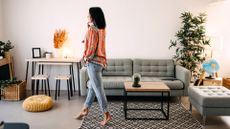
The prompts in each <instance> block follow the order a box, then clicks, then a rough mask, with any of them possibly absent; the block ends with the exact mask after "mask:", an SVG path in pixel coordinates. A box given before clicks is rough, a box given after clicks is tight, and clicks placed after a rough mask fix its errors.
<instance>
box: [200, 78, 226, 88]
mask: <svg viewBox="0 0 230 129" xmlns="http://www.w3.org/2000/svg"><path fill="white" fill-rule="evenodd" d="M203 85H204V86H222V78H221V77H218V78H214V79H208V78H204V79H203Z"/></svg>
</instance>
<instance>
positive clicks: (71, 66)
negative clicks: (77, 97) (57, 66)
mask: <svg viewBox="0 0 230 129" xmlns="http://www.w3.org/2000/svg"><path fill="white" fill-rule="evenodd" d="M71 72H72V74H73V88H74V92H76V88H75V79H74V72H73V63H72V65H71Z"/></svg>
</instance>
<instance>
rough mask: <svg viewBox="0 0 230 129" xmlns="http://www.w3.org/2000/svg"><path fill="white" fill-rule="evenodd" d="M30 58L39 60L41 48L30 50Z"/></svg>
mask: <svg viewBox="0 0 230 129" xmlns="http://www.w3.org/2000/svg"><path fill="white" fill-rule="evenodd" d="M32 56H33V58H41V57H42V56H41V48H38V47H36V48H32Z"/></svg>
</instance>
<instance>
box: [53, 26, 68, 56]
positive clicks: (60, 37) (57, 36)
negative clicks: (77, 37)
mask: <svg viewBox="0 0 230 129" xmlns="http://www.w3.org/2000/svg"><path fill="white" fill-rule="evenodd" d="M67 38H68V36H67V32H66V30H64V29H63V30H62V29H58V30H56V31H55V33H54V39H53V42H54V52H53V54H54V57H62V50H61V49H62V47H63V45H64V43H65V41H66V40H67Z"/></svg>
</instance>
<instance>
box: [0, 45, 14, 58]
mask: <svg viewBox="0 0 230 129" xmlns="http://www.w3.org/2000/svg"><path fill="white" fill-rule="evenodd" d="M0 42H1V43H2V44H3V54H4V57H5V58H7V59H10V58H11V53H10V50H11V49H13V48H14V46H13V45H12V43H11V41H10V40H8V41H7V42H6V43H4V42H2V41H0Z"/></svg>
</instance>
